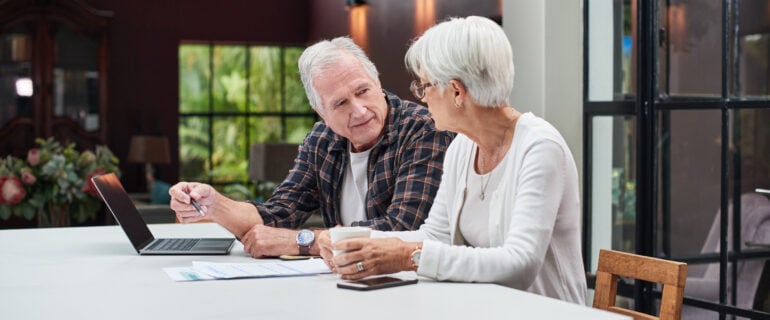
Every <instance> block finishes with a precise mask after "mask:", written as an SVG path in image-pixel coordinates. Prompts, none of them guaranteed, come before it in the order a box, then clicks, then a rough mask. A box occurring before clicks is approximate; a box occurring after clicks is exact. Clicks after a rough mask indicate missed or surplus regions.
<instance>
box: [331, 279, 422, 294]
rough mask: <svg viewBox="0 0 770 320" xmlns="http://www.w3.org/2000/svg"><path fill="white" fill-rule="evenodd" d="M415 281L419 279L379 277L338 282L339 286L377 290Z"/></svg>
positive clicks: (361, 289)
mask: <svg viewBox="0 0 770 320" xmlns="http://www.w3.org/2000/svg"><path fill="white" fill-rule="evenodd" d="M415 283H417V279H411V280H404V279H399V278H394V277H379V278H370V279H361V280H354V281H348V282H339V283H337V288H342V289H351V290H360V291H368V290H377V289H383V288H390V287H398V286H404V285H407V284H415Z"/></svg>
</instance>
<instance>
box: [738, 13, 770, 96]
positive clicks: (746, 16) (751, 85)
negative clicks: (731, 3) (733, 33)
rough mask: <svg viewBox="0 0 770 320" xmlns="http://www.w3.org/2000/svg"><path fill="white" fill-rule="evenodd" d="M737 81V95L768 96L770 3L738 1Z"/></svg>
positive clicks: (769, 75) (769, 93)
mask: <svg viewBox="0 0 770 320" xmlns="http://www.w3.org/2000/svg"><path fill="white" fill-rule="evenodd" d="M738 6H739V9H738V10H739V13H740V14H739V15H738V19H740V21H739V26H738V53H739V55H738V59H739V60H738V77H737V78H738V84H737V92H738V95H739V96H740V97H741V98H748V99H767V98H768V97H769V96H770V3H769V2H768V1H754V0H752V1H747V0H743V1H738Z"/></svg>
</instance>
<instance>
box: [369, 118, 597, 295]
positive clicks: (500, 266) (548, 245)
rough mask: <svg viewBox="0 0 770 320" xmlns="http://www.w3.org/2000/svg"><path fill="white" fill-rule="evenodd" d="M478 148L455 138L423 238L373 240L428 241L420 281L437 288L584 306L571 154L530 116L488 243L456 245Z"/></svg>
mask: <svg viewBox="0 0 770 320" xmlns="http://www.w3.org/2000/svg"><path fill="white" fill-rule="evenodd" d="M474 146H475V144H474V143H473V141H471V140H470V139H468V137H466V136H464V135H458V136H457V137H456V138H455V139H454V141H453V142H452V144H451V145H450V146H449V148H448V149H447V152H446V156H445V159H444V175H443V176H442V178H441V185H440V186H439V190H438V193H437V195H436V198H435V200H434V202H433V206H432V207H431V210H430V214H429V215H428V219H427V220H426V221H425V224H423V225H422V226H421V227H420V229H419V230H417V231H407V232H384V233H381V232H375V233H373V235H374V236H398V237H399V238H402V239H404V240H406V241H423V248H422V256H421V260H420V267H419V269H418V270H417V272H418V274H419V275H422V276H427V277H431V278H435V279H438V280H451V281H463V282H495V283H499V284H503V285H506V286H509V287H512V288H517V289H524V290H527V291H530V292H534V293H538V294H542V295H545V296H548V297H553V298H557V299H562V300H565V301H571V302H575V303H580V304H583V303H584V302H585V295H586V281H585V271H584V269H583V259H582V255H581V250H580V225H581V221H580V195H579V188H578V175H577V168H576V167H575V161H574V160H573V158H572V154H571V153H570V151H569V148H568V147H567V144H566V143H565V142H564V139H563V138H562V137H561V135H560V134H559V132H558V131H557V130H556V129H555V128H554V127H553V126H551V125H550V124H549V123H547V122H546V121H545V120H543V119H540V118H538V117H536V116H534V115H532V114H531V113H526V114H523V115H522V116H521V117H520V118H519V120H518V123H517V124H516V131H515V133H514V137H513V142H512V144H511V151H509V152H510V153H511V154H510V155H508V156H507V158H506V159H505V161H504V162H503V163H501V164H499V165H498V166H502V167H503V168H504V171H503V173H502V175H504V178H503V180H502V182H501V184H500V186H499V187H498V188H497V189H496V190H494V191H493V192H492V193H491V203H490V211H489V215H490V216H489V226H488V230H489V243H490V247H491V248H470V247H465V246H459V245H454V244H457V242H458V237H457V235H458V232H457V220H458V219H457V218H458V215H459V211H460V208H461V207H462V201H460V200H461V199H463V192H465V191H466V183H465V171H466V170H467V168H468V167H467V166H466V164H467V163H468V157H470V156H471V155H472V154H473V148H474Z"/></svg>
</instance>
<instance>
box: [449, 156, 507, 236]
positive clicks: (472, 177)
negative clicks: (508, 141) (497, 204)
mask: <svg viewBox="0 0 770 320" xmlns="http://www.w3.org/2000/svg"><path fill="white" fill-rule="evenodd" d="M478 149H479V148H478V146H474V147H473V154H472V155H471V156H470V158H469V160H470V161H468V168H467V169H466V171H465V172H466V176H465V177H466V179H465V181H466V182H467V188H468V192H467V193H466V194H465V199H464V201H465V202H464V204H463V207H462V210H461V212H460V217H459V219H460V222H459V226H460V234H461V237H462V238H463V239H465V243H466V244H468V245H470V246H473V247H477V248H488V247H489V203H490V202H491V201H492V200H491V198H492V191H493V190H495V189H497V187H498V186H499V185H500V181H501V180H502V173H503V171H505V168H504V167H505V166H502V165H498V166H496V167H495V168H494V169H492V171H490V172H487V173H486V174H478V173H476V169H475V164H474V163H475V161H473V160H474V159H476V154H477V153H478ZM510 153H511V152H506V153H505V156H504V157H503V160H501V161H500V163H504V162H505V158H507V157H508V155H509V154H510Z"/></svg>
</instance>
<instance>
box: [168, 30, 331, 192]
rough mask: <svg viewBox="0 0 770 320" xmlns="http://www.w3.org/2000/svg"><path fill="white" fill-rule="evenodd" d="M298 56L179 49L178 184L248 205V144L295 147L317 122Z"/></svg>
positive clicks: (265, 49) (267, 50) (277, 50)
mask: <svg viewBox="0 0 770 320" xmlns="http://www.w3.org/2000/svg"><path fill="white" fill-rule="evenodd" d="M302 50H304V48H301V47H279V46H247V45H217V44H182V45H180V46H179V117H180V119H179V158H180V173H179V177H180V179H181V180H187V181H203V182H208V183H211V184H212V185H213V186H214V187H216V188H217V189H218V190H220V191H222V192H224V193H226V194H228V195H230V196H233V197H236V198H240V199H246V198H251V197H253V196H254V195H255V194H254V191H255V190H254V186H253V184H252V183H251V181H249V179H248V167H247V166H248V158H249V150H250V147H251V144H253V143H269V142H290V143H297V144H299V143H301V142H302V140H303V138H304V137H305V135H306V134H307V133H308V132H309V131H310V129H311V128H312V126H313V124H314V123H315V121H317V120H318V118H317V116H316V114H315V112H313V110H312V109H311V107H310V105H309V104H308V102H307V97H306V96H305V91H304V88H303V87H302V82H301V81H300V78H299V72H298V70H297V60H298V59H299V56H300V55H301V54H302Z"/></svg>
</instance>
